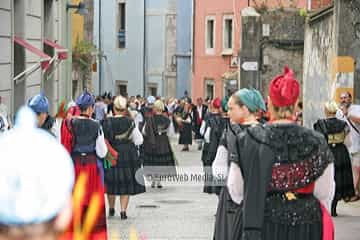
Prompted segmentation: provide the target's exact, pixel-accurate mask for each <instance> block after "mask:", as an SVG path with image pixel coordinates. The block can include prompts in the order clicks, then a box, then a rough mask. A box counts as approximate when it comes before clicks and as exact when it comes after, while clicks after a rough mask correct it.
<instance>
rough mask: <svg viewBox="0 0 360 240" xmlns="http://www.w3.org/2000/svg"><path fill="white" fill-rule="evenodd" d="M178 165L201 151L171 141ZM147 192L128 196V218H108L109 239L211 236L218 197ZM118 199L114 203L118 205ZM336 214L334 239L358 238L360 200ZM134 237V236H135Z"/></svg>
mask: <svg viewBox="0 0 360 240" xmlns="http://www.w3.org/2000/svg"><path fill="white" fill-rule="evenodd" d="M173 143H174V144H173V147H174V150H175V154H176V157H177V159H178V162H179V165H180V166H182V167H184V166H194V165H197V164H200V157H201V153H200V151H197V150H196V147H195V145H193V146H192V148H191V150H190V152H185V153H184V152H181V151H180V150H181V147H180V146H178V145H177V144H175V142H173ZM146 190H147V192H146V193H145V194H141V195H138V196H135V197H133V198H130V205H129V210H128V217H129V218H128V220H126V221H122V220H120V216H119V212H120V210H119V209H116V215H115V217H113V218H111V219H109V221H108V225H109V234H110V239H123V240H127V239H131V240H133V238H130V232H131V230H132V231H133V232H136V234H137V237H138V238H137V239H139V240H145V239H146V240H173V239H176V240H185V239H186V240H189V239H193V240H196V239H199V240H203V239H207V240H210V239H212V235H213V229H214V228H213V227H214V220H215V216H214V215H215V213H216V207H217V197H216V196H215V195H208V194H205V193H202V187H201V186H195V185H194V186H173V185H172V186H168V187H166V186H164V188H162V189H152V188H151V187H150V186H148V187H147V189H146ZM118 201H119V200H117V205H116V207H117V208H119V202H118ZM338 213H339V216H338V217H337V218H335V231H336V232H335V239H336V240H358V239H359V236H358V232H359V226H360V225H359V222H360V202H356V203H351V204H344V203H343V202H340V203H339V208H338ZM135 239H136V238H135Z"/></svg>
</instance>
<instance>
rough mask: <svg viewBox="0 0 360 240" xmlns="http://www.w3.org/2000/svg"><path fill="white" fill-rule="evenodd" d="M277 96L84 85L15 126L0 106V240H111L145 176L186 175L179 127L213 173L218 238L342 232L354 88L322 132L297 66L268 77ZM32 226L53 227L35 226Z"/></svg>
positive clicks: (353, 152)
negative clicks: (310, 113)
mask: <svg viewBox="0 0 360 240" xmlns="http://www.w3.org/2000/svg"><path fill="white" fill-rule="evenodd" d="M268 92H269V97H268V98H267V99H266V100H264V98H263V96H262V95H261V93H260V92H259V91H258V90H256V89H253V88H249V89H248V88H242V89H239V90H237V91H235V92H233V93H232V94H230V95H229V96H228V97H226V98H224V99H223V100H222V99H220V98H214V99H211V100H210V101H209V102H206V101H205V102H204V101H203V99H202V98H200V97H199V98H197V99H196V103H193V102H192V100H191V98H189V97H188V94H187V92H186V93H185V96H184V97H183V98H182V99H174V98H169V99H167V100H166V99H164V98H161V97H158V96H148V97H147V98H146V99H145V98H142V97H141V96H136V97H135V96H134V97H129V98H126V97H124V96H114V97H113V96H111V95H110V94H109V93H105V94H104V95H103V96H98V97H95V96H94V95H93V94H92V93H90V92H88V91H87V90H86V89H85V90H84V92H83V93H82V94H81V95H80V96H79V97H78V98H77V99H76V101H75V102H70V103H65V101H63V102H61V104H60V106H59V108H58V112H57V114H56V115H54V116H51V115H50V113H49V100H48V99H47V97H46V96H45V95H44V94H43V93H39V94H38V95H35V96H33V97H32V98H30V99H29V101H28V103H27V104H26V105H27V106H26V107H24V108H22V109H21V110H20V111H19V112H18V113H17V114H16V118H15V124H14V128H11V127H12V123H11V119H10V118H9V116H8V115H6V114H5V113H4V111H2V112H0V113H1V115H0V152H1V154H2V156H5V157H6V158H7V159H8V160H6V161H4V164H3V166H4V168H1V173H0V185H1V186H2V189H4V191H5V192H3V190H2V191H1V194H0V203H1V206H0V239H15V238H14V236H17V237H18V236H20V238H16V239H32V238H25V236H27V235H28V234H30V235H33V234H35V235H36V234H40V233H41V234H47V235H50V236H53V238H51V237H50V238H48V239H107V228H108V227H107V223H106V222H107V218H112V217H114V216H117V215H119V216H120V218H121V220H123V221H126V219H127V218H128V215H131V214H132V213H131V212H130V213H129V212H128V206H129V204H131V202H130V196H134V195H141V194H146V187H147V182H148V183H149V185H148V186H150V187H151V188H154V191H159V190H155V188H157V189H161V188H166V187H167V186H166V183H164V182H162V179H163V177H164V176H174V175H176V174H177V167H179V166H178V165H179V161H180V162H181V159H178V158H177V157H176V156H175V152H174V149H173V144H172V143H171V142H172V141H171V139H172V138H173V137H174V136H176V133H178V135H179V141H178V144H179V145H183V147H182V151H184V152H188V151H190V150H191V149H192V147H191V145H192V143H193V139H195V142H196V143H197V146H195V147H196V151H201V159H199V161H198V162H197V163H194V164H195V165H198V166H202V168H203V173H204V175H208V176H212V177H211V178H210V180H205V181H204V183H203V184H204V185H203V192H205V193H209V194H216V195H218V206H217V212H216V215H215V225H214V234H213V238H214V239H215V240H236V239H243V240H260V239H263V240H282V239H283V240H287V239H295V240H296V239H299V240H300V239H308V240H309V239H310V240H331V239H334V224H333V221H332V218H331V216H332V217H336V216H337V214H338V212H337V204H338V202H339V201H341V200H344V201H345V202H353V201H357V200H359V199H360V195H359V192H360V186H359V185H360V184H359V182H360V177H359V176H360V170H359V169H360V161H359V159H360V157H359V153H360V130H359V129H360V107H359V106H357V105H354V104H352V99H351V98H352V96H351V94H350V93H347V92H345V93H343V94H342V95H341V96H340V99H341V103H340V105H338V104H337V103H336V102H334V101H332V99H329V101H328V102H326V103H324V113H325V116H326V117H325V118H322V117H320V116H319V120H318V121H317V122H316V123H314V130H313V129H308V128H305V127H303V126H301V125H302V112H300V111H299V106H301V105H302V103H301V104H299V98H300V85H299V82H298V81H297V80H296V76H294V73H293V71H292V70H291V69H289V68H288V67H285V69H284V72H283V73H282V74H281V75H279V76H277V77H275V78H274V79H273V80H271V82H270V84H269V89H268ZM0 103H1V102H0ZM304 107H305V108H306V106H304ZM26 118H28V119H26ZM27 121H28V122H27ZM15 138H16V139H19V140H21V141H19V142H17V140H16V139H15ZM347 139H349V141H347ZM27 140H28V141H27ZM60 144H62V145H63V147H61V145H60ZM42 146H44V149H45V152H46V153H48V154H50V155H51V156H54V157H50V155H49V156H45V153H44V154H43V153H42ZM17 148H19V149H22V148H24V149H26V151H29V152H28V154H27V152H22V150H21V151H20V152H15V151H17ZM24 154H26V155H24ZM184 154H186V153H184ZM2 159H3V158H2ZM10 159H11V161H10ZM46 159H48V160H49V162H48V163H46ZM50 160H51V161H50ZM25 162H34V163H36V164H39V165H40V164H41V165H42V164H44V169H43V171H41V172H39V179H41V181H42V182H43V184H44V186H42V187H38V186H36V184H40V183H39V179H36V178H34V176H30V175H28V174H25V173H26V169H24V168H25V167H26V166H28V165H29V163H25ZM69 166H71V167H69ZM15 168H16V172H14V174H9V172H8V171H12V170H9V169H15ZM36 169H39V168H36ZM34 174H35V173H34ZM60 174H62V175H60ZM220 175H223V176H225V177H224V178H223V179H216V177H215V176H220ZM54 178H57V179H62V180H61V181H56V179H54ZM206 179H208V178H206ZM15 183H16V184H15ZM4 184H5V185H4ZM6 184H8V185H6ZM51 186H52V187H51ZM26 187H32V189H31V190H30V189H26ZM29 193H30V194H29ZM199 194H200V193H199ZM36 195H38V198H37V197H36ZM71 195H72V196H71ZM104 195H106V198H107V203H108V204H107V205H108V212H106V210H105V198H104V197H103V196H104ZM26 196H28V197H30V199H28V198H27V197H26ZM117 196H119V198H120V206H119V208H116V206H115V201H116V197H117ZM36 199H38V201H39V202H37V201H36ZM72 200H73V205H74V207H73V210H71V207H69V206H70V205H69V204H70V203H71V201H72ZM14 203H15V204H16V206H15V205H14ZM26 203H28V204H26ZM41 206H43V207H44V208H43V210H41ZM115 209H120V212H116V210H115ZM63 212H65V213H63ZM89 212H90V213H91V214H86V213H89ZM63 214H67V215H66V217H67V218H66V219H65V220H66V221H63V222H61V224H60V223H59V224H58V219H60V220H63V219H64V218H61V216H63ZM89 215H91V216H93V217H92V218H90V220H89ZM60 220H59V221H60ZM65 223H66V224H65ZM69 223H70V224H69ZM33 224H37V225H38V226H40V225H41V226H45V230H44V231H35V230H34V231H29V229H28V228H27V226H32V225H33ZM39 224H40V225H39ZM66 226H67V227H66ZM43 228H44V227H42V228H41V229H43ZM81 234H83V236H86V237H85V238H75V237H74V236H77V235H78V236H80V235H81ZM22 236H24V237H22ZM194 237H195V236H194ZM34 239H35V238H34Z"/></svg>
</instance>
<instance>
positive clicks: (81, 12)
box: [66, 2, 89, 16]
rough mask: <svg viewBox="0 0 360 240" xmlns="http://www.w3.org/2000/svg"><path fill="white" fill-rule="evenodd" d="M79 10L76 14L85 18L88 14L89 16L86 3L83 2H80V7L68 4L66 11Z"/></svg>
mask: <svg viewBox="0 0 360 240" xmlns="http://www.w3.org/2000/svg"><path fill="white" fill-rule="evenodd" d="M71 8H72V9H77V10H76V12H75V13H76V14H79V15H81V16H85V15H86V14H88V12H89V11H88V10H87V9H86V6H85V3H83V2H79V4H78V5H74V4H70V3H67V4H66V10H67V11H68V10H69V9H71Z"/></svg>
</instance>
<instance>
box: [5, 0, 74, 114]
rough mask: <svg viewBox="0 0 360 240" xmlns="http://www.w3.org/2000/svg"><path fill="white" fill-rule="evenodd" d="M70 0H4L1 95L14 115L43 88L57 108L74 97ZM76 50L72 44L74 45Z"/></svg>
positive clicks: (52, 107) (52, 109) (53, 108)
mask: <svg viewBox="0 0 360 240" xmlns="http://www.w3.org/2000/svg"><path fill="white" fill-rule="evenodd" d="M66 4H67V1H65V0H64V1H58V0H1V1H0V49H1V52H0V76H1V78H0V96H2V98H3V102H4V103H5V104H6V105H7V106H8V108H9V110H10V112H11V115H12V116H13V115H14V112H16V110H17V109H18V108H19V107H20V106H21V105H23V104H24V103H26V101H27V100H28V99H29V98H30V97H31V96H33V95H35V94H38V93H39V92H40V91H41V90H43V91H44V92H45V94H46V95H47V96H48V98H49V100H50V103H51V107H50V109H51V111H52V113H54V112H55V110H56V106H57V104H58V102H59V101H61V99H62V97H64V98H67V99H68V98H69V96H70V92H71V81H70V80H68V78H69V76H70V77H71V74H68V72H69V71H70V68H71V65H70V64H71V63H70V61H71V52H67V48H68V47H67V46H71V36H70V38H69V34H67V33H69V32H71V29H70V27H71V24H70V23H71V18H70V17H69V16H70V15H69V11H68V10H67V7H66ZM70 49H71V48H70Z"/></svg>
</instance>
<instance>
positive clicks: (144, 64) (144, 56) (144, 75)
mask: <svg viewBox="0 0 360 240" xmlns="http://www.w3.org/2000/svg"><path fill="white" fill-rule="evenodd" d="M146 64H147V62H146V0H144V45H143V86H144V87H143V96H144V97H146Z"/></svg>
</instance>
